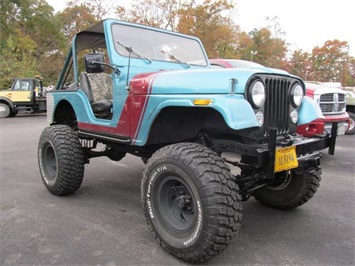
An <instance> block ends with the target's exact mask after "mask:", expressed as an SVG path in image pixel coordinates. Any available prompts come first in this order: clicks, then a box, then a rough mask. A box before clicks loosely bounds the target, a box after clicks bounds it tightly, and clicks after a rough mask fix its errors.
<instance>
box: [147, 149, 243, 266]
mask: <svg viewBox="0 0 355 266" xmlns="http://www.w3.org/2000/svg"><path fill="white" fill-rule="evenodd" d="M141 193H142V194H141V196H142V204H143V210H144V214H145V216H146V219H147V223H148V225H149V227H150V229H151V231H152V232H153V234H154V235H155V238H156V240H157V241H158V243H159V244H160V245H161V246H162V247H163V248H164V249H165V250H167V251H168V252H169V253H170V254H172V255H174V256H176V257H178V258H180V259H182V260H184V261H187V262H190V263H201V262H203V261H205V260H206V259H208V258H209V257H211V256H214V255H217V254H218V253H219V252H220V251H222V250H223V249H224V248H225V247H226V246H227V245H228V243H229V242H230V241H231V240H232V239H233V238H234V237H235V236H236V234H237V232H238V230H239V227H240V224H239V221H240V220H241V202H240V201H241V196H240V195H239V189H238V186H237V184H236V183H235V177H234V176H233V175H232V174H231V173H230V170H229V168H228V166H227V165H226V164H225V163H224V161H223V160H222V159H221V158H220V157H219V156H218V155H217V154H216V153H215V152H213V151H212V150H210V149H209V148H207V147H205V146H202V145H199V144H194V143H179V144H174V145H170V146H166V147H164V148H162V149H160V150H158V151H157V152H156V153H155V154H153V156H152V157H151V158H150V159H149V160H148V163H147V165H146V168H145V170H144V172H143V179H142V186H141Z"/></svg>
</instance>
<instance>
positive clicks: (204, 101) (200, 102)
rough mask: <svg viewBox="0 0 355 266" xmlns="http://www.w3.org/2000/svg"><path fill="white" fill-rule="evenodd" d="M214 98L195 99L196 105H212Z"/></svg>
mask: <svg viewBox="0 0 355 266" xmlns="http://www.w3.org/2000/svg"><path fill="white" fill-rule="evenodd" d="M211 103H212V100H210V99H196V100H194V105H210V104H211Z"/></svg>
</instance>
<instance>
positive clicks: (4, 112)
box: [0, 103, 11, 118]
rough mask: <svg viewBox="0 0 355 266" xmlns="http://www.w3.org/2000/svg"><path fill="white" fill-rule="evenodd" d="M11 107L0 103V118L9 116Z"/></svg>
mask: <svg viewBox="0 0 355 266" xmlns="http://www.w3.org/2000/svg"><path fill="white" fill-rule="evenodd" d="M10 114H11V109H10V107H9V106H8V105H7V104H6V103H0V118H6V117H9V116H10Z"/></svg>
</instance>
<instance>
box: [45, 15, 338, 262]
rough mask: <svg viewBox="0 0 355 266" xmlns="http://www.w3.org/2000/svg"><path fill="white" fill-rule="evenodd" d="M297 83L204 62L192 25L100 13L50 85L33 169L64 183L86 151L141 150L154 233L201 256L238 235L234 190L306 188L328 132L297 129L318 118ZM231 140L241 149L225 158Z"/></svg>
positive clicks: (271, 201) (184, 253)
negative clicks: (307, 133)
mask: <svg viewBox="0 0 355 266" xmlns="http://www.w3.org/2000/svg"><path fill="white" fill-rule="evenodd" d="M100 75H103V76H104V78H100ZM103 80H105V81H103ZM104 92H105V93H104ZM304 95H305V84H304V82H303V81H302V80H301V79H300V78H298V77H296V76H292V75H289V74H288V73H287V72H285V71H281V70H280V71H279V70H276V69H268V68H263V69H213V68H211V66H210V64H209V61H208V58H207V55H206V52H205V50H204V48H203V45H202V43H201V41H200V40H199V39H198V38H196V37H192V36H187V35H183V34H179V33H176V32H171V31H167V30H162V29H157V28H152V27H147V26H143V25H138V24H133V23H128V22H123V21H118V20H112V19H108V20H104V21H102V22H100V23H98V24H96V25H94V26H92V27H90V28H88V29H86V30H84V31H82V32H79V33H78V34H77V35H76V36H75V37H74V39H73V42H72V45H71V47H70V49H69V53H68V56H67V59H66V61H65V63H64V67H63V70H62V73H61V74H60V77H59V80H58V83H57V86H56V89H55V90H53V91H50V92H49V93H48V94H47V105H48V106H47V112H48V113H47V117H48V123H49V125H50V126H49V127H47V128H45V129H44V131H43V133H42V135H41V137H40V141H39V146H38V160H39V167H40V172H41V176H42V179H43V182H44V184H45V186H46V187H47V188H48V190H49V191H50V192H51V193H53V194H55V195H65V194H69V193H73V192H75V191H76V190H77V189H79V187H80V185H81V182H82V179H83V176H84V164H85V163H88V162H89V160H90V159H91V158H94V157H98V156H107V157H109V158H110V159H112V160H116V161H118V160H120V159H122V158H123V157H124V156H125V155H126V154H127V153H130V154H133V155H136V156H139V157H141V158H142V159H143V161H144V163H146V166H145V170H144V172H143V179H142V203H143V209H144V213H145V215H146V217H147V222H148V224H149V225H150V227H151V228H152V231H153V233H154V234H155V236H156V238H157V239H158V242H159V243H160V244H161V245H162V246H163V247H164V248H165V249H167V250H168V251H169V252H170V253H172V254H173V255H175V256H177V257H178V258H181V259H183V260H185V261H189V262H202V261H204V260H206V259H207V258H208V257H210V256H213V255H216V254H218V253H219V251H220V250H222V249H224V248H225V247H226V246H227V244H228V243H229V242H230V240H232V239H233V238H234V237H235V235H236V233H237V231H238V229H239V221H240V219H241V205H240V201H241V200H247V199H248V198H249V197H251V196H254V197H255V198H256V199H257V200H258V201H260V202H261V203H262V204H264V205H268V206H271V207H275V208H279V209H293V208H296V207H298V206H301V205H302V204H304V203H305V202H306V201H308V200H309V199H310V198H311V197H312V196H313V195H314V193H315V191H316V189H317V187H318V185H319V181H320V174H321V171H320V153H319V151H320V150H322V149H325V148H328V147H330V148H331V149H330V152H331V153H333V152H334V145H335V136H336V134H332V135H323V136H315V137H313V138H304V137H302V136H299V135H297V134H296V128H297V126H299V125H302V124H308V123H310V122H311V121H313V120H316V119H321V118H323V116H322V114H321V111H320V109H319V106H318V105H317V104H316V103H315V102H314V101H313V100H311V99H309V98H306V97H304ZM98 143H101V144H103V145H104V146H105V148H104V149H103V150H102V149H101V150H99V151H98V150H97V149H96V147H97V144H98ZM227 152H229V153H233V154H235V155H236V156H237V159H230V158H225V157H224V158H223V159H222V157H221V156H223V154H225V153H227ZM226 163H228V164H229V165H230V166H233V167H238V168H240V174H238V175H232V174H231V172H230V171H229V167H228V166H227V164H226Z"/></svg>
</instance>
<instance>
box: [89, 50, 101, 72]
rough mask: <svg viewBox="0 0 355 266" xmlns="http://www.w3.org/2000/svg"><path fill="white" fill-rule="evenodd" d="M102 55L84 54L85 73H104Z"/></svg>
mask: <svg viewBox="0 0 355 266" xmlns="http://www.w3.org/2000/svg"><path fill="white" fill-rule="evenodd" d="M104 64H105V62H104V55H103V54H86V55H85V71H86V72H87V73H101V72H104V70H105V69H104Z"/></svg>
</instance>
